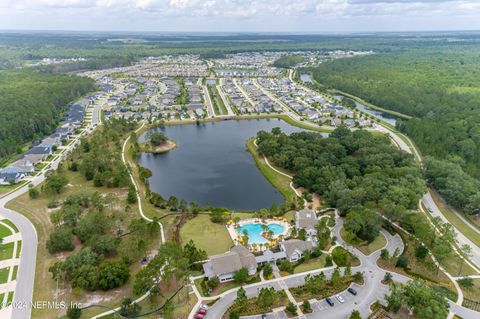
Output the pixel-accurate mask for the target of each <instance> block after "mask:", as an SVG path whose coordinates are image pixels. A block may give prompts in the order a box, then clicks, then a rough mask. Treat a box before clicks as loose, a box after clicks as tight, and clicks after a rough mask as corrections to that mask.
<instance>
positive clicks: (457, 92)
mask: <svg viewBox="0 0 480 319" xmlns="http://www.w3.org/2000/svg"><path fill="white" fill-rule="evenodd" d="M478 48H479V45H478V44H477V43H469V44H468V45H467V44H464V43H463V44H458V45H455V46H453V45H450V44H448V43H443V45H442V46H432V45H426V46H425V47H423V48H416V49H413V50H403V51H397V52H393V53H388V54H376V55H371V56H364V57H357V58H352V59H341V60H336V61H332V62H328V63H323V64H322V65H320V66H319V67H318V68H316V69H314V70H313V71H312V72H313V76H314V78H315V80H317V81H318V82H320V83H322V84H324V85H326V86H327V88H337V89H340V90H342V91H345V92H348V93H351V94H354V95H357V96H359V97H361V98H363V99H365V100H366V101H368V102H370V103H373V104H376V105H379V106H381V107H384V108H387V109H391V110H394V111H398V112H401V113H404V114H408V115H411V116H413V118H412V119H410V120H399V121H398V122H397V127H398V128H399V129H400V130H401V131H402V132H404V133H406V134H408V135H409V136H410V137H412V138H413V140H414V141H415V143H416V145H417V146H418V147H419V148H420V150H421V151H422V153H424V154H426V155H430V156H432V157H433V158H434V159H435V160H440V161H443V162H444V164H442V165H444V166H445V167H447V166H448V167H450V168H455V172H457V173H458V174H459V175H458V177H459V180H462V181H464V182H465V183H470V182H469V181H467V179H468V178H466V177H465V176H464V175H465V174H466V175H471V176H472V177H474V178H476V179H479V178H480V161H478V158H479V156H480V129H479V126H478V123H479V122H480V111H479V108H478V106H479V102H478V101H479V100H480V64H479V63H478V62H479V60H478V54H477V53H476V52H477V51H478ZM430 162H431V163H434V164H435V165H437V164H439V162H433V160H432V161H430ZM429 167H430V168H431V167H432V165H430V166H429ZM460 169H461V170H462V171H463V173H461V172H460ZM436 172H437V173H439V172H440V171H439V170H431V171H430V172H429V173H428V174H429V177H430V180H431V182H432V184H434V185H436V186H439V187H441V188H439V189H438V190H439V192H440V193H442V195H445V194H447V195H446V198H447V200H448V201H449V202H450V203H451V204H452V205H455V206H457V207H460V208H465V207H466V205H468V201H467V200H459V199H458V198H453V197H455V196H457V195H454V194H453V193H457V192H458V191H459V188H462V186H460V185H458V184H459V181H457V182H455V181H454V180H453V174H450V176H451V178H448V179H449V182H448V183H445V182H440V180H441V179H444V175H445V174H441V175H438V176H434V174H435V173H436ZM434 180H435V181H436V182H435V181H434ZM439 184H442V185H439ZM464 187H465V189H467V188H468V187H469V186H468V185H466V186H464ZM470 195H471V194H470ZM477 212H478V211H477Z"/></svg>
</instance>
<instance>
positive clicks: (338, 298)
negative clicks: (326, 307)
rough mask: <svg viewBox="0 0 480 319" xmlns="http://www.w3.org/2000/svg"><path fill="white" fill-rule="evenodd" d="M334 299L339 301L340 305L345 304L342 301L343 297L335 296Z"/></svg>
mask: <svg viewBox="0 0 480 319" xmlns="http://www.w3.org/2000/svg"><path fill="white" fill-rule="evenodd" d="M335 298H337V300H338V301H340V303H344V302H345V299H343V297H342V296H340V295H336V296H335Z"/></svg>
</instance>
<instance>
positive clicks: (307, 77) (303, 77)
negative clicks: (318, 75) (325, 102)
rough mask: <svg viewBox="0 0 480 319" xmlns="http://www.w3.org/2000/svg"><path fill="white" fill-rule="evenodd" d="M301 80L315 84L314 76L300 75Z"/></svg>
mask: <svg viewBox="0 0 480 319" xmlns="http://www.w3.org/2000/svg"><path fill="white" fill-rule="evenodd" d="M300 80H301V81H302V82H304V83H313V81H312V76H311V75H310V74H309V73H302V74H300Z"/></svg>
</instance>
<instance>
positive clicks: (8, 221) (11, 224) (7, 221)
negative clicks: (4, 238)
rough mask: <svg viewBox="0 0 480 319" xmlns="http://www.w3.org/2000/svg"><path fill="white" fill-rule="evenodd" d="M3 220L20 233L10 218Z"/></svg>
mask: <svg viewBox="0 0 480 319" xmlns="http://www.w3.org/2000/svg"><path fill="white" fill-rule="evenodd" d="M1 222H2V223H4V224H7V225H8V226H10V227H12V228H13V230H14V231H15V232H16V233H18V228H17V226H16V225H15V224H14V223H12V222H11V221H10V220H8V219H2V220H1Z"/></svg>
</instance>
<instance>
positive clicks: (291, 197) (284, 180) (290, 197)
mask: <svg viewBox="0 0 480 319" xmlns="http://www.w3.org/2000/svg"><path fill="white" fill-rule="evenodd" d="M253 141H254V139H253V138H251V139H249V140H248V141H247V150H248V151H249V152H250V154H252V156H253V159H254V160H255V163H256V164H257V167H258V168H259V169H260V171H261V172H262V174H263V175H264V176H265V178H266V179H267V180H268V181H269V182H270V183H271V184H272V185H273V186H274V187H275V188H276V189H277V190H278V191H279V192H280V193H282V195H283V197H284V198H285V199H286V200H287V201H288V202H293V201H295V198H296V197H297V195H296V194H295V192H294V191H293V189H292V188H291V187H290V183H291V181H292V180H291V179H290V178H288V177H286V176H284V175H282V174H279V173H278V172H275V171H274V170H273V169H271V168H270V167H269V166H268V165H267V164H266V162H265V160H264V159H263V158H262V157H261V156H260V155H259V154H258V153H257V148H256V147H255V145H254V143H253Z"/></svg>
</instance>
